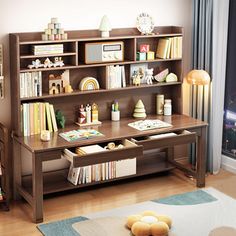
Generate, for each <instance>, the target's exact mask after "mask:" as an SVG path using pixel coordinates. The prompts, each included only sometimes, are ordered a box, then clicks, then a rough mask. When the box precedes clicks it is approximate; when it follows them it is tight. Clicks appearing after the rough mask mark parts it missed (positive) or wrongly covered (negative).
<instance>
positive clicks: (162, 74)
mask: <svg viewBox="0 0 236 236" xmlns="http://www.w3.org/2000/svg"><path fill="white" fill-rule="evenodd" d="M168 74H169V69H168V68H167V69H165V70H163V71H161V72H160V73H158V74H156V75H155V76H154V79H155V80H156V81H157V82H164V81H165V79H166V76H167V75H168Z"/></svg>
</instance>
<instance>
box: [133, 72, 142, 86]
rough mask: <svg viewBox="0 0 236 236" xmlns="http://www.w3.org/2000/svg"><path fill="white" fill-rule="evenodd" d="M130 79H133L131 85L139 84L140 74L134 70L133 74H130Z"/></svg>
mask: <svg viewBox="0 0 236 236" xmlns="http://www.w3.org/2000/svg"><path fill="white" fill-rule="evenodd" d="M132 79H133V85H135V86H140V83H141V78H140V74H139V73H138V72H137V71H135V73H134V75H133V76H132Z"/></svg>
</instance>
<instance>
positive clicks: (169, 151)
mask: <svg viewBox="0 0 236 236" xmlns="http://www.w3.org/2000/svg"><path fill="white" fill-rule="evenodd" d="M67 33H68V38H69V39H68V40H57V41H41V40H40V38H41V33H40V32H35V33H15V34H10V56H11V80H12V83H11V91H12V94H15V96H14V98H13V99H12V117H14V118H13V119H12V127H13V130H14V137H13V140H14V141H13V144H14V153H15V155H14V162H15V163H16V165H15V166H14V171H15V173H16V174H15V176H16V177H15V180H14V185H15V189H16V192H17V193H18V194H19V195H20V196H23V197H24V198H25V199H26V200H27V201H28V202H29V203H30V204H31V206H32V207H33V218H34V221H35V222H41V221H42V220H43V195H44V194H49V193H54V192H60V191H65V190H70V189H76V188H81V187H85V186H90V185H95V184H102V183H106V182H112V181H118V180H120V179H126V178H133V177H136V176H142V175H147V174H153V173H159V172H164V171H170V170H172V169H173V168H175V167H178V168H180V169H181V170H183V171H185V172H187V173H191V174H193V175H194V176H195V177H196V179H197V186H199V187H200V186H204V184H205V177H204V173H205V167H204V163H205V153H204V152H205V151H204V145H205V129H206V125H207V124H206V123H204V122H201V121H198V120H195V119H193V118H190V117H188V116H185V115H182V66H183V59H182V58H168V59H162V58H156V57H155V58H154V59H152V60H145V61H139V60H137V58H136V54H137V52H138V51H139V47H140V45H141V44H149V45H150V50H152V51H154V52H156V50H157V45H158V41H159V39H161V38H165V37H183V28H182V27H177V26H163V27H155V29H154V35H146V36H145V35H140V33H139V32H138V30H137V29H136V28H123V29H114V30H112V33H111V35H110V37H109V38H101V37H100V32H99V31H98V30H79V31H68V32H67ZM116 41H122V42H123V43H124V60H123V61H117V62H101V63H96V64H86V63H85V50H84V47H85V46H84V45H85V44H86V43H90V42H93V43H94V42H95V43H97V42H99V43H101V42H105V43H106V42H116ZM51 44H63V45H64V52H63V53H59V54H49V55H46V56H45V55H40V56H35V55H33V53H32V51H31V48H32V46H35V45H51ZM183 45H184V44H183ZM56 56H60V57H62V58H63V61H64V63H65V65H64V66H63V67H55V68H54V67H51V68H37V69H35V68H34V69H29V68H27V65H28V64H31V62H32V60H35V59H42V60H44V59H45V58H47V57H49V58H50V59H53V57H56ZM143 63H147V64H148V68H153V69H154V75H155V74H157V73H159V72H161V71H162V70H164V69H166V68H168V69H169V71H170V72H172V73H175V74H176V75H177V77H178V81H177V82H169V83H166V82H161V83H158V82H154V83H153V84H151V85H148V84H141V85H140V86H134V85H132V83H131V82H130V77H131V75H130V67H131V66H132V65H134V64H137V65H140V64H143ZM111 65H119V66H124V71H125V80H126V81H125V82H126V87H122V88H115V89H108V79H109V78H108V74H107V67H108V66H111ZM65 70H69V73H70V84H71V86H72V88H73V90H74V91H73V92H72V93H59V94H55V95H50V94H49V91H48V76H49V74H51V73H62V72H63V71H65ZM37 71H40V72H41V73H42V96H33V97H24V98H21V97H20V82H19V81H20V73H26V72H37ZM87 76H90V77H94V78H96V79H97V80H98V82H99V85H100V89H99V90H88V91H80V90H79V83H80V81H81V80H82V79H83V78H84V77H87ZM157 94H164V96H165V98H166V99H167V98H168V99H171V100H172V113H173V115H172V116H170V117H164V116H157V115H155V114H156V95H157ZM139 99H142V101H143V103H144V104H145V108H146V113H147V115H148V118H149V119H160V120H163V121H167V122H170V123H171V124H172V127H171V128H168V129H167V128H165V129H154V130H149V131H143V132H142V131H138V130H135V129H133V128H131V127H128V123H131V122H133V121H134V119H133V118H132V113H133V109H134V106H135V103H136V102H137V101H138V100H139ZM114 100H118V102H119V109H120V113H121V120H120V121H119V122H112V121H111V120H110V119H111V117H110V116H111V114H110V111H111V104H112V103H113V102H114ZM32 102H49V103H50V104H53V106H54V109H55V110H57V109H59V110H61V111H62V112H63V114H64V116H65V118H66V127H65V129H61V130H59V131H58V132H59V133H60V132H66V131H70V130H74V129H78V126H76V125H75V122H76V121H77V118H78V108H79V105H80V104H87V103H90V104H92V103H93V102H96V104H97V105H98V107H99V120H100V121H102V125H101V126H98V127H97V128H96V129H98V131H99V132H101V133H103V134H104V136H102V137H97V138H94V139H88V140H81V141H77V142H67V141H66V140H64V139H62V138H61V137H59V136H58V132H54V133H52V139H51V141H49V142H47V143H45V142H42V141H41V140H40V135H39V134H37V135H31V136H25V137H24V136H23V133H22V128H21V126H20V124H21V105H22V104H24V103H32ZM185 129H187V130H189V131H190V132H189V133H187V132H186V133H185V132H183V131H184V130H185ZM167 132H176V133H177V136H176V137H175V138H173V137H171V138H164V139H162V140H161V142H160V140H158V142H157V141H156V140H151V141H148V142H147V141H146V138H147V137H148V136H149V135H154V134H161V133H167ZM125 139H128V140H131V139H134V140H135V139H136V141H131V142H133V143H134V146H133V147H132V148H126V147H125V148H124V149H121V150H115V151H114V150H111V151H109V152H107V153H106V155H101V154H99V153H93V154H89V155H87V156H85V157H84V158H79V159H78V158H77V159H76V158H75V160H74V162H73V165H74V167H83V166H87V165H93V164H98V163H104V162H109V161H118V160H125V159H128V158H132V157H136V158H137V164H136V165H137V166H136V167H137V168H136V174H135V175H131V176H124V177H121V178H116V179H112V180H111V179H109V180H103V181H99V182H92V183H88V184H81V185H73V184H71V183H69V182H68V181H67V179H66V175H67V173H68V168H67V169H65V170H59V171H54V172H50V173H43V172H42V163H43V162H44V161H48V160H56V159H60V158H61V154H62V152H63V150H64V149H65V148H69V149H70V148H75V147H80V146H85V145H92V144H101V145H103V144H104V145H106V144H107V143H108V142H111V141H114V142H122V141H124V140H125ZM142 139H143V140H142ZM196 141H197V143H198V148H197V149H198V154H197V155H198V156H199V158H198V170H197V171H196V172H194V171H192V170H187V169H186V168H184V167H182V166H179V165H178V164H177V163H176V162H175V160H174V155H173V152H174V151H173V150H174V149H173V148H174V145H180V144H188V143H193V142H196ZM200 145H201V146H200ZM21 149H26V150H28V151H29V152H30V153H31V155H32V159H31V160H32V166H33V170H32V175H31V176H22V174H21V155H16V153H20V150H21Z"/></svg>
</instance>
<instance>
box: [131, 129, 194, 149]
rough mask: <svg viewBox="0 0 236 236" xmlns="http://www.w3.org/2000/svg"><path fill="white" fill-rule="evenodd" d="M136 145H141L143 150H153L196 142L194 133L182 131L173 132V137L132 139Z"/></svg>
mask: <svg viewBox="0 0 236 236" xmlns="http://www.w3.org/2000/svg"><path fill="white" fill-rule="evenodd" d="M132 141H133V142H135V143H136V144H138V145H142V146H143V149H144V150H147V149H155V148H167V147H172V146H175V145H181V144H188V143H194V142H196V133H195V132H189V131H187V130H183V131H180V132H175V135H173V136H166V137H161V136H160V138H158V136H157V138H150V137H145V138H144V139H143V140H135V139H132Z"/></svg>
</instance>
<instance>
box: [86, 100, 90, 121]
mask: <svg viewBox="0 0 236 236" xmlns="http://www.w3.org/2000/svg"><path fill="white" fill-rule="evenodd" d="M85 110H86V123H91V106H90V105H89V104H87V105H86V107H85Z"/></svg>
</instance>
